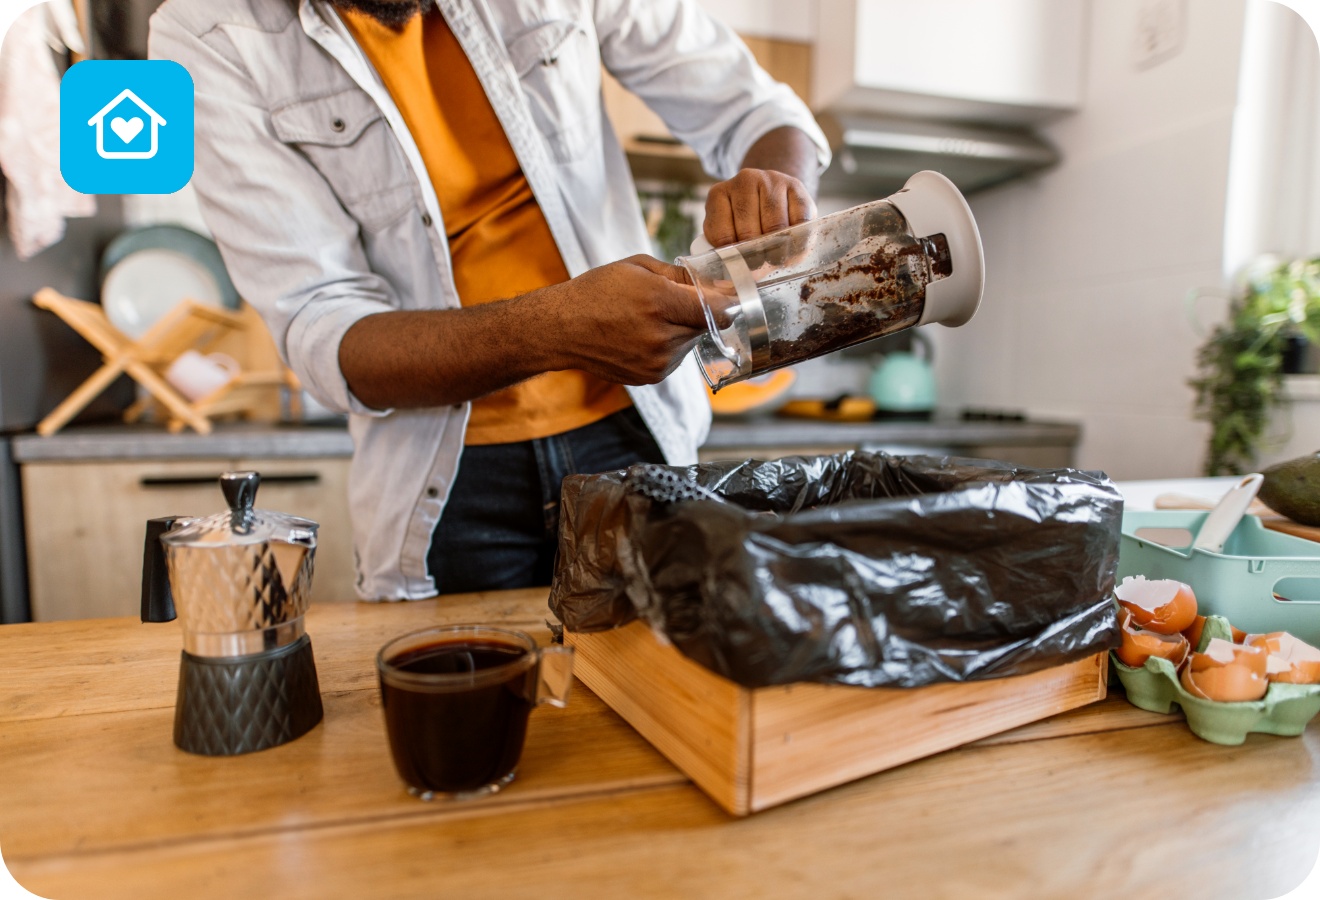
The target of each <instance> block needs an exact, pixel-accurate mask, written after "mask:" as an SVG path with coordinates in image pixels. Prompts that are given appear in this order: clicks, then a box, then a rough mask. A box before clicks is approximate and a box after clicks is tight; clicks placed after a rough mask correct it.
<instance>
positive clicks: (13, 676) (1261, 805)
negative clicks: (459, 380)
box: [0, 590, 1320, 900]
mask: <svg viewBox="0 0 1320 900" xmlns="http://www.w3.org/2000/svg"><path fill="white" fill-rule="evenodd" d="M546 615H547V612H546V607H545V591H544V590H528V591H519V592H510V593H499V594H488V595H473V596H462V597H450V598H445V599H443V600H437V601H423V602H417V603H406V604H385V605H369V604H356V603H346V604H326V605H320V606H313V608H312V610H311V612H310V613H309V617H308V631H309V632H310V634H311V635H312V640H313V641H314V644H315V648H316V656H317V662H318V668H319V673H320V679H321V689H322V694H323V696H324V700H325V708H326V716H325V721H324V723H323V724H322V725H320V726H318V727H317V728H316V729H314V730H313V731H312V732H311V733H310V734H308V735H307V736H305V737H303V738H301V739H300V740H297V741H295V742H293V743H291V744H288V745H285V746H283V747H278V748H275V749H272V750H268V751H264V752H262V753H256V754H251V755H249V756H243V757H236V758H230V759H212V758H205V757H198V756H191V755H188V754H185V753H183V752H181V751H179V750H177V749H175V748H174V746H173V745H172V743H171V740H170V730H171V721H172V716H173V703H174V689H175V677H176V672H177V667H178V660H179V648H180V646H181V643H180V635H179V630H178V625H177V623H172V624H169V625H142V624H139V623H137V622H136V621H134V620H132V619H103V620H95V621H78V622H64V623H49V624H38V625H9V626H3V627H0V659H4V660H5V662H6V665H5V666H4V668H3V669H0V848H3V852H4V858H5V860H6V862H7V863H8V865H9V867H10V869H11V870H12V871H13V873H14V874H15V876H16V877H17V878H18V879H19V881H20V882H21V883H22V884H24V885H25V886H26V887H28V888H29V889H31V890H33V891H35V892H36V893H38V894H40V895H42V896H47V897H61V898H63V897H80V898H92V897H110V896H125V897H134V898H150V897H160V898H169V900H177V898H179V897H189V898H206V897H223V898H229V897H251V896H260V897H286V896H287V897H297V896H315V897H318V898H321V897H331V896H346V897H354V898H357V897H368V896H380V897H390V898H395V897H408V896H463V897H468V896H499V897H524V896H525V897H557V896H575V897H595V896H601V897H628V898H633V897H657V898H661V897H663V898H671V897H680V896H681V897H719V898H724V897H737V896H746V897H766V896H775V897H796V896H800V897H810V898H813V900H814V898H820V897H838V896H855V897H857V896H871V895H883V896H886V897H903V896H912V897H923V898H925V897H941V896H958V897H963V896H970V897H1018V896H1023V895H1033V896H1058V897H1063V896H1066V897H1088V896H1090V897H1114V896H1128V895H1132V896H1148V897H1157V896H1165V897H1176V896H1185V895H1187V894H1188V893H1189V892H1194V893H1195V894H1196V896H1197V897H1198V898H1201V900H1210V898H1217V897H1231V898H1239V897H1244V896H1254V897H1274V896H1278V895H1279V894H1281V893H1284V892H1285V891H1287V890H1288V889H1290V888H1291V887H1293V886H1294V885H1296V884H1297V883H1298V882H1300V881H1301V880H1302V878H1303V877H1304V876H1305V875H1306V873H1307V872H1308V871H1310V869H1311V867H1312V864H1313V863H1314V861H1315V859H1316V854H1317V848H1318V847H1320V765H1317V757H1318V755H1320V729H1318V728H1316V727H1314V726H1313V727H1311V728H1309V729H1308V730H1307V732H1306V733H1305V734H1304V735H1303V736H1302V737H1300V738H1278V737H1271V736H1266V735H1250V736H1248V738H1247V741H1246V743H1245V744H1244V745H1243V746H1241V747H1221V746H1217V745H1214V744H1208V743H1205V742H1203V741H1201V740H1199V739H1197V738H1195V737H1194V736H1192V734H1191V733H1190V732H1188V731H1187V729H1186V727H1185V726H1184V725H1183V723H1182V721H1181V719H1180V718H1179V717H1178V716H1159V715H1155V714H1152V713H1145V712H1142V711H1140V710H1137V709H1135V708H1133V707H1131V706H1129V705H1128V704H1127V703H1126V702H1124V701H1123V700H1122V699H1121V698H1118V697H1111V698H1110V699H1108V700H1105V701H1102V702H1101V703H1098V704H1094V705H1092V706H1089V707H1084V708H1082V709H1080V710H1076V711H1073V712H1071V713H1067V714H1064V715H1061V716H1058V717H1055V718H1053V719H1049V720H1046V721H1044V722H1038V723H1035V724H1033V725H1029V726H1026V727H1023V728H1020V729H1017V730H1016V731H1013V732H1009V733H1006V734H1002V735H998V736H996V737H993V738H989V739H986V740H983V741H980V742H978V743H976V744H972V745H969V746H967V747H964V748H961V749H959V750H954V751H950V752H947V753H944V754H941V755H938V756H935V757H931V758H929V759H926V760H922V761H920V762H916V763H911V764H908V765H905V766H902V767H900V768H897V769H894V770H892V771H889V772H886V773H882V774H880V775H875V776H872V777H869V778H865V779H862V780H860V781H856V782H853V783H852V784H848V785H845V786H843V787H840V788H836V789H834V790H831V791H827V792H825V793H822V794H818V795H816V796H813V797H810V798H807V799H804V800H800V801H797V802H794V803H791V804H788V805H786V806H784V807H780V808H777V809H772V810H769V811H767V812H763V813H759V814H757V815H755V816H752V817H751V818H748V819H742V820H736V819H732V818H730V817H728V816H727V815H726V814H725V813H723V812H722V811H721V810H720V809H719V808H718V807H717V806H716V805H715V804H714V803H713V802H711V801H710V800H709V799H707V798H706V796H705V795H704V794H702V793H701V792H700V791H699V790H697V789H696V788H695V787H694V786H693V785H692V784H691V783H690V782H689V781H688V780H687V779H686V778H685V776H684V775H683V774H682V773H681V772H679V771H678V770H677V769H675V768H674V767H673V766H672V765H670V764H669V763H668V762H667V761H666V760H665V759H664V757H662V756H661V755H659V754H658V753H657V752H656V751H655V750H654V749H652V748H651V746H650V745H649V744H647V743H646V742H645V741H644V740H643V739H642V738H641V737H639V736H638V734H637V733H636V732H635V731H633V730H632V729H631V728H630V727H629V726H628V725H626V724H625V723H624V722H623V720H621V719H620V718H619V717H618V716H616V715H615V714H614V713H613V712H611V711H610V710H609V709H608V708H606V707H605V706H604V705H603V704H602V703H601V702H600V701H599V700H598V699H597V698H596V697H595V696H594V695H592V694H591V693H590V692H589V691H587V690H586V689H584V688H582V687H581V686H580V685H578V686H576V687H575V690H574V693H573V696H572V697H571V699H570V702H569V706H568V708H566V709H562V710H559V709H549V708H543V709H540V710H538V711H537V712H535V713H534V714H533V716H532V723H531V728H530V731H529V736H528V743H527V750H526V752H525V754H524V756H523V761H522V765H521V767H520V768H519V775H518V780H516V781H515V782H514V783H513V784H512V785H511V786H510V787H509V788H508V789H506V790H505V791H504V792H502V793H500V794H498V795H496V796H494V797H491V798H487V799H484V800H480V801H473V802H469V803H465V804H457V805H448V804H444V803H434V804H425V803H422V802H420V801H418V800H415V799H413V798H412V797H409V796H408V795H407V794H406V793H405V792H404V790H403V787H402V785H401V784H400V782H399V781H398V779H397V777H396V775H395V773H394V771H393V769H392V768H391V765H390V761H389V757H388V755H387V748H386V743H385V734H384V727H383V723H382V719H381V711H380V703H379V695H378V693H377V688H376V681H375V674H374V669H373V654H374V653H375V651H376V650H377V649H378V648H379V647H380V646H381V645H382V644H383V643H384V642H385V641H386V640H387V639H388V638H390V637H392V636H394V635H397V634H399V633H402V632H405V631H408V630H411V629H415V628H420V627H425V626H427V625H431V624H435V623H441V622H471V621H487V622H494V623H503V624H505V625H509V626H512V627H516V628H520V629H523V630H526V631H529V632H531V633H534V634H536V635H538V636H539V637H540V638H541V639H542V640H546V639H548V633H547V630H546V626H545V624H544V623H545V618H546Z"/></svg>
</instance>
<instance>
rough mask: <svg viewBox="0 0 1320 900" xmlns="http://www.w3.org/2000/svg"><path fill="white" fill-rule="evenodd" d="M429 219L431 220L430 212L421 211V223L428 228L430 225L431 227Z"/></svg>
mask: <svg viewBox="0 0 1320 900" xmlns="http://www.w3.org/2000/svg"><path fill="white" fill-rule="evenodd" d="M431 221H432V220H431V214H430V213H429V212H424V213H422V224H423V225H425V226H426V227H427V228H430V227H431Z"/></svg>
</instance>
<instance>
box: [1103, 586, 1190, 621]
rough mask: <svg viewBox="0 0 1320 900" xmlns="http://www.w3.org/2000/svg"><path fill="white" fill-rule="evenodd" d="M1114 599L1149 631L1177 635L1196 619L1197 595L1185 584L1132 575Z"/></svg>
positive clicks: (1133, 619)
mask: <svg viewBox="0 0 1320 900" xmlns="http://www.w3.org/2000/svg"><path fill="white" fill-rule="evenodd" d="M1114 596H1115V597H1116V598H1117V599H1118V603H1119V605H1120V606H1122V607H1123V608H1124V609H1127V610H1130V611H1131V613H1132V621H1133V622H1134V623H1135V624H1137V625H1138V626H1140V627H1141V628H1144V629H1146V630H1147V631H1158V632H1159V633H1160V634H1177V633H1178V632H1180V631H1182V630H1184V629H1186V628H1189V627H1190V626H1191V625H1192V624H1193V622H1195V620H1196V595H1195V594H1194V593H1192V589H1191V587H1190V586H1189V585H1186V584H1183V583H1182V582H1181V581H1173V580H1171V579H1167V578H1164V579H1158V580H1155V581H1151V580H1149V579H1147V578H1146V576H1145V575H1129V576H1128V577H1127V578H1124V579H1123V583H1122V584H1120V585H1119V586H1118V587H1117V588H1115V589H1114Z"/></svg>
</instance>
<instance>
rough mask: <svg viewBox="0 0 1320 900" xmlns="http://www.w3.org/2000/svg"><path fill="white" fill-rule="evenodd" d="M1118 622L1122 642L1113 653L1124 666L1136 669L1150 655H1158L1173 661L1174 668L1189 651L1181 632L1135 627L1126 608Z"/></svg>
mask: <svg viewBox="0 0 1320 900" xmlns="http://www.w3.org/2000/svg"><path fill="white" fill-rule="evenodd" d="M1118 624H1119V626H1120V627H1121V628H1122V631H1123V643H1122V644H1120V645H1119V647H1118V649H1117V650H1115V651H1114V654H1115V655H1116V656H1117V657H1118V659H1119V661H1120V662H1122V663H1123V665H1125V666H1130V667H1132V668H1134V669H1138V668H1141V666H1143V665H1145V663H1146V660H1148V659H1150V658H1151V657H1152V656H1158V657H1161V658H1162V659H1167V660H1168V661H1169V662H1171V663H1173V667H1174V668H1175V669H1176V668H1178V667H1179V666H1181V665H1182V664H1183V662H1184V661H1185V660H1186V659H1187V654H1188V653H1190V652H1191V649H1192V648H1191V645H1189V644H1188V643H1187V638H1185V637H1183V636H1182V635H1181V634H1160V633H1159V632H1158V631H1146V630H1144V629H1141V628H1137V627H1135V626H1134V625H1133V624H1132V613H1131V612H1130V611H1128V610H1126V609H1125V610H1123V611H1122V613H1121V614H1120V615H1119V620H1118Z"/></svg>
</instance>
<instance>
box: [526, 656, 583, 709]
mask: <svg viewBox="0 0 1320 900" xmlns="http://www.w3.org/2000/svg"><path fill="white" fill-rule="evenodd" d="M572 686H573V648H572V647H565V646H563V645H562V644H551V645H550V646H549V647H542V648H541V650H540V652H539V654H538V656H537V660H536V697H535V698H534V699H533V703H534V705H535V706H540V705H541V704H542V703H549V704H550V705H551V706H558V707H560V708H562V707H565V706H567V705H568V691H569V688H571V687H572Z"/></svg>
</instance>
